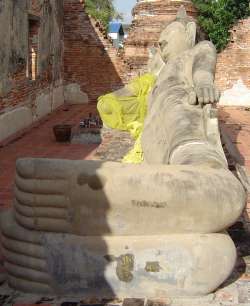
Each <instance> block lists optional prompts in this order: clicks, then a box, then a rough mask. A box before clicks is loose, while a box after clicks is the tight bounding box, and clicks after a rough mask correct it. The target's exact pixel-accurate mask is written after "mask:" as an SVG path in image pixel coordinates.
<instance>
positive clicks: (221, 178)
mask: <svg viewBox="0 0 250 306" xmlns="http://www.w3.org/2000/svg"><path fill="white" fill-rule="evenodd" d="M215 66H216V50H215V48H214V46H213V44H212V43H211V42H209V41H202V42H199V43H197V44H196V24H195V23H194V22H193V21H191V20H190V19H189V17H187V15H186V13H185V11H184V9H183V8H180V10H179V12H178V14H177V17H176V20H175V21H174V22H171V23H170V24H169V25H168V26H167V27H166V29H165V30H164V31H163V32H162V34H161V36H160V39H159V50H158V51H157V53H156V54H155V55H154V57H153V59H152V60H151V61H150V63H149V65H148V69H149V72H151V73H153V74H154V75H155V76H156V82H155V84H154V86H153V89H152V90H151V92H150V94H149V96H148V110H147V115H146V118H145V122H144V124H143V130H142V133H141V147H142V150H143V162H142V163H140V164H126V163H125V164H124V163H118V162H117V163H116V162H108V161H107V162H99V161H86V160H77V161H71V160H57V159H33V158H24V159H19V160H17V163H16V179H15V190H14V204H13V208H12V209H11V210H10V211H8V212H7V213H5V214H4V215H3V216H2V218H1V228H2V244H3V252H4V257H5V268H6V270H7V274H8V283H9V286H11V287H12V288H15V289H17V290H21V291H25V292H36V293H43V294H63V295H70V294H74V295H77V294H79V295H81V297H83V296H88V297H93V296H94V297H107V298H108V297H115V296H118V297H140V296H143V297H145V296H146V297H150V298H153V297H165V296H167V297H169V296H176V295H182V296H183V295H204V294H208V293H210V292H212V291H213V290H215V289H216V288H218V287H219V286H220V285H221V284H222V283H223V282H224V281H225V280H226V279H227V278H228V276H229V275H230V274H231V272H232V270H233V268H234V265H235V261H236V249H235V246H234V244H233V241H232V240H231V238H230V237H229V236H228V234H227V233H226V231H225V230H226V229H227V228H228V227H229V226H231V225H232V224H234V223H235V222H236V220H237V219H238V218H239V217H240V215H241V213H242V211H243V209H244V206H245V203H246V192H245V190H244V188H243V187H242V185H241V183H240V181H239V180H238V179H237V178H236V177H235V176H234V175H233V174H232V173H231V172H230V171H229V170H228V165H227V161H226V158H225V156H224V153H223V149H222V146H221V142H220V135H219V130H218V119H217V113H216V110H215V109H214V108H212V104H213V103H214V102H216V101H217V100H218V96H219V93H218V91H217V89H216V88H215V86H214V73H215ZM114 94H115V95H117V96H119V95H123V96H124V95H125V96H127V97H129V96H133V95H134V93H133V92H132V91H131V87H129V86H125V88H124V89H122V90H120V91H118V92H115V93H114ZM102 110H103V111H104V113H105V112H106V113H107V114H109V113H112V108H110V107H109V105H107V107H106V108H105V106H102Z"/></svg>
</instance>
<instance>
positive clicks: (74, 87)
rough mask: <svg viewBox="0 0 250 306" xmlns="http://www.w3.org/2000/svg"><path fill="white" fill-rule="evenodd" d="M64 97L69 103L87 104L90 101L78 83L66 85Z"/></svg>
mask: <svg viewBox="0 0 250 306" xmlns="http://www.w3.org/2000/svg"><path fill="white" fill-rule="evenodd" d="M64 98H65V101H66V102H67V103H69V104H87V103H88V102H89V99H88V95H87V94H86V93H85V92H83V91H82V90H81V87H80V85H79V84H76V83H71V84H68V85H66V86H65V87H64Z"/></svg>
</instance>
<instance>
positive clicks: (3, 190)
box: [0, 105, 96, 208]
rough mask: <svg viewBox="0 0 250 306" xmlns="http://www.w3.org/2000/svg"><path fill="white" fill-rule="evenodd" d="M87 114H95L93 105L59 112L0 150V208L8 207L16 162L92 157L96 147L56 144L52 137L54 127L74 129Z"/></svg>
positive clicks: (74, 107) (73, 107)
mask: <svg viewBox="0 0 250 306" xmlns="http://www.w3.org/2000/svg"><path fill="white" fill-rule="evenodd" d="M90 112H91V113H92V114H95V113H96V106H95V105H86V106H85V105H84V106H78V105H77V106H70V107H69V108H68V110H67V109H66V108H62V109H60V110H58V111H56V112H55V113H53V114H52V115H49V116H48V117H47V118H45V119H44V120H43V121H42V122H40V123H38V124H37V125H36V126H33V127H32V128H30V129H27V130H26V131H24V133H23V134H22V135H18V136H16V138H17V139H13V140H12V141H11V142H9V143H8V144H7V145H4V146H3V147H1V148H0V208H3V207H6V206H9V205H10V203H11V190H12V185H13V179H14V173H15V162H16V159H17V158H20V157H46V158H66V159H88V158H89V157H90V155H91V154H92V153H94V151H95V149H96V145H84V144H70V143H58V142H56V141H55V137H54V134H53V126H54V125H55V124H61V123H67V124H72V125H73V126H74V127H75V128H76V127H77V126H79V122H80V119H81V118H84V117H87V116H88V114H89V113H90Z"/></svg>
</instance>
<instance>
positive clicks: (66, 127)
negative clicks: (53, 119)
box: [53, 124, 72, 142]
mask: <svg viewBox="0 0 250 306" xmlns="http://www.w3.org/2000/svg"><path fill="white" fill-rule="evenodd" d="M71 130H72V125H70V124H57V125H54V126H53V131H54V135H55V138H56V141H57V142H68V141H70V139H71Z"/></svg>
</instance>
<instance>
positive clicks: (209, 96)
mask: <svg viewBox="0 0 250 306" xmlns="http://www.w3.org/2000/svg"><path fill="white" fill-rule="evenodd" d="M195 93H196V96H197V99H198V102H199V104H200V105H201V106H202V105H204V104H209V103H215V102H218V101H219V98H220V92H219V90H218V89H217V88H216V87H215V86H214V85H201V86H196V87H195ZM190 104H192V103H190Z"/></svg>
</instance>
